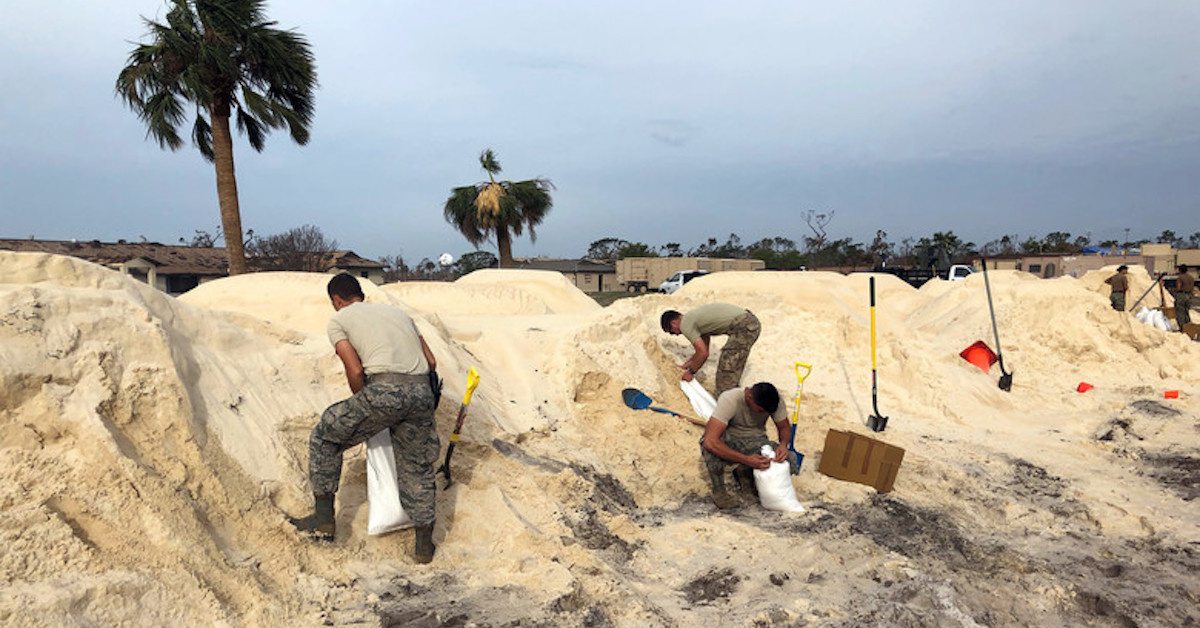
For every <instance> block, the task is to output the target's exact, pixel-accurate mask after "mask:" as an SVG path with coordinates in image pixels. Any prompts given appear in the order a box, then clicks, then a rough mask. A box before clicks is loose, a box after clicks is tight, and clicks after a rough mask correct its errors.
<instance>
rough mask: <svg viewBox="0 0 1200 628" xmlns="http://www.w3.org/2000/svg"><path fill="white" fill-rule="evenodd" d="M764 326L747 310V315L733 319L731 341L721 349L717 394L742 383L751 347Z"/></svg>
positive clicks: (730, 327) (730, 332)
mask: <svg viewBox="0 0 1200 628" xmlns="http://www.w3.org/2000/svg"><path fill="white" fill-rule="evenodd" d="M761 332H762V325H761V324H760V323H759V322H758V317H757V316H755V315H754V314H752V313H751V312H750V311H749V310H746V313H745V314H742V315H741V316H738V317H737V318H735V319H733V323H732V324H730V325H729V339H728V340H726V341H725V346H724V347H722V348H721V359H720V360H719V361H718V362H717V394H718V395H720V394H721V393H723V392H725V391H726V390H729V389H730V388H737V387H738V385H739V384H741V382H742V371H744V370H746V360H747V359H748V358H749V357H750V347H753V346H754V343H755V342H756V341H757V340H758V334H760V333H761Z"/></svg>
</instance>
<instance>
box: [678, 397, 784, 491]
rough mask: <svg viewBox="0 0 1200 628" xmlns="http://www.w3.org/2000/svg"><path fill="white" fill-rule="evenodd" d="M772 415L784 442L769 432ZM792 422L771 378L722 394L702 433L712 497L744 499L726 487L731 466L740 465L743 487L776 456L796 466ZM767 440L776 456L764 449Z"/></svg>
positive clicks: (737, 473) (738, 471) (748, 486)
mask: <svg viewBox="0 0 1200 628" xmlns="http://www.w3.org/2000/svg"><path fill="white" fill-rule="evenodd" d="M767 417H770V418H771V420H772V421H774V422H775V428H776V429H777V430H778V433H779V440H780V442H779V443H775V442H772V441H771V440H770V439H768V438H767V430H766V426H767ZM791 436H792V425H791V423H790V422H789V421H788V418H787V409H786V408H785V407H784V404H783V403H781V402H780V399H779V391H778V390H776V389H775V386H773V385H771V384H769V383H767V382H759V383H757V384H755V385H753V386H751V387H749V388H733V389H730V390H727V391H725V392H723V393H721V396H720V397H717V407H716V409H715V410H713V415H712V417H710V418H709V419H708V424H707V425H706V426H705V428H704V436H703V437H702V438H701V439H700V456H701V458H702V459H703V461H704V467H705V469H707V471H708V478H709V482H710V483H711V484H712V499H713V503H714V504H716V505H717V508H722V509H724V508H731V507H733V506H736V505H737V504H738V499H737V498H736V497H735V496H734V495H733V494H732V493H730V492H729V491H728V490H727V489H726V487H725V470H726V467H729V466H730V465H734V467H735V468H734V471H733V475H734V478H735V479H736V480H737V481H738V484H739V486H740V487H741V488H742V490H750V491H753V490H754V469H767V468H769V467H770V466H771V463H772V462H783V461H784V460H787V461H788V463H789V464H790V465H791V467H792V470H793V471H795V470H796V469H798V468H799V461H797V460H796V457H795V456H794V455H792V454H791V452H789V451H788V448H787V444H786V443H787V442H788V441H789V440H791ZM763 445H770V446H771V448H772V449H774V450H775V455H774V457H772V458H768V457H766V456H763V455H762V454H760V453H759V452H760V451H761V450H762V446H763Z"/></svg>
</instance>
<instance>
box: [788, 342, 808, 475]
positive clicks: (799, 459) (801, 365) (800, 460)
mask: <svg viewBox="0 0 1200 628" xmlns="http://www.w3.org/2000/svg"><path fill="white" fill-rule="evenodd" d="M800 369H804V374H803V375H801V374H800ZM810 373H812V365H811V364H808V363H805V362H797V363H796V379H797V380H798V381H797V383H796V408H795V410H793V411H792V437H791V438H790V439H789V440H788V451H790V452H792V454H793V455H794V456H796V470H795V471H793V472H792V475H797V474H799V473H800V465H801V464H804V454H802V453H800V452H798V451H796V421H798V420H799V419H800V396H801V395H802V394H803V393H804V380H805V379H807V378H808V375H809V374H810Z"/></svg>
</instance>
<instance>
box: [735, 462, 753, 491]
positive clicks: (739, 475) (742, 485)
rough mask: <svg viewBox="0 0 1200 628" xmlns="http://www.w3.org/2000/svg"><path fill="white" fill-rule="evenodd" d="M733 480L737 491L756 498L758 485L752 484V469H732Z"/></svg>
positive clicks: (743, 466)
mask: <svg viewBox="0 0 1200 628" xmlns="http://www.w3.org/2000/svg"><path fill="white" fill-rule="evenodd" d="M733 479H734V480H735V481H737V485H738V490H740V491H741V492H742V493H743V494H745V495H750V496H753V497H754V498H755V499H757V498H758V485H757V484H755V483H754V469H751V468H750V467H747V466H745V465H738V466H737V467H734V469H733Z"/></svg>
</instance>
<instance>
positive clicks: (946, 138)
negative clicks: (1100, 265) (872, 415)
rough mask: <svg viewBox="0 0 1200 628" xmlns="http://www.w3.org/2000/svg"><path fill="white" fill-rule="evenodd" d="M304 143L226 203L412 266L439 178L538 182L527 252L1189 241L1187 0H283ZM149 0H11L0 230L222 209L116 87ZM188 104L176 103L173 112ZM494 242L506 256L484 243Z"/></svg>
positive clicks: (1198, 81)
mask: <svg viewBox="0 0 1200 628" xmlns="http://www.w3.org/2000/svg"><path fill="white" fill-rule="evenodd" d="M267 12H268V15H269V16H270V17H271V19H273V20H275V21H277V22H278V23H279V26H280V27H281V28H287V29H292V30H295V31H297V32H299V33H301V34H303V35H304V36H305V37H307V39H308V41H309V43H310V44H311V45H312V50H313V53H314V55H315V57H316V62H317V72H318V79H319V81H320V86H319V88H318V90H317V92H316V114H315V117H314V121H313V125H312V138H311V140H310V142H309V143H308V144H307V145H306V146H298V145H296V144H294V143H293V142H292V140H291V139H290V137H289V136H288V135H287V133H286V132H279V131H276V132H274V133H273V134H272V135H271V136H270V137H269V138H268V140H267V145H266V149H265V150H264V151H263V152H262V153H256V152H254V151H253V149H251V148H250V145H249V143H248V142H246V141H245V139H244V138H236V139H235V144H234V158H235V162H236V168H237V176H238V191H239V195H240V203H241V211H242V222H243V226H244V227H245V228H247V229H253V230H254V231H255V232H256V233H258V234H272V233H280V232H283V231H287V230H289V229H292V228H295V227H299V226H302V225H313V226H316V227H318V228H319V229H320V230H321V231H322V232H323V233H324V234H325V235H326V236H327V237H329V238H332V239H334V240H336V241H337V242H338V244H339V245H340V247H341V248H343V249H350V250H353V251H355V252H357V253H358V254H360V255H363V256H365V257H371V258H376V259H377V258H379V257H381V256H385V255H402V256H403V257H404V259H405V260H406V261H407V262H408V263H409V264H410V265H411V264H414V263H416V262H417V261H419V260H420V259H422V258H430V259H434V258H436V257H437V256H438V255H440V254H441V253H444V252H448V253H451V254H452V255H454V256H455V257H458V256H460V255H461V254H463V253H465V252H469V251H471V250H473V249H474V247H472V246H471V245H470V244H468V243H467V241H466V240H465V239H464V238H463V237H462V236H461V235H460V234H459V233H458V232H457V231H455V229H454V228H453V227H452V226H451V225H449V224H448V223H447V222H446V221H445V219H444V217H443V215H442V207H443V205H444V203H445V201H446V198H447V197H448V196H449V193H450V190H451V189H453V188H454V187H457V186H462V185H468V184H472V183H476V182H479V181H482V180H485V179H486V178H487V176H486V173H484V172H483V171H482V170H481V169H480V167H479V161H478V157H479V154H480V152H481V151H483V150H484V149H486V148H491V149H493V150H494V151H495V152H496V155H497V156H498V158H499V160H500V163H501V165H502V166H503V168H504V172H503V173H502V178H505V179H509V180H523V179H530V178H534V177H545V178H548V179H550V180H551V181H552V182H553V184H554V186H555V190H554V192H553V199H554V207H553V209H552V210H551V212H550V213H549V214H548V216H547V217H546V220H545V221H544V222H543V223H542V225H540V226H539V227H537V228H536V233H537V240H536V242H535V241H533V240H531V238H530V237H529V235H528V232H526V235H525V236H523V237H520V238H517V239H516V240H515V241H514V247H513V251H514V254H515V255H517V256H542V257H563V258H571V257H580V256H582V255H584V254H585V253H586V252H587V250H588V247H589V245H590V244H591V243H592V242H594V241H596V240H599V239H601V238H606V237H613V238H621V239H625V240H629V241H631V242H644V243H646V244H649V245H651V246H659V245H662V244H665V243H668V242H675V243H680V244H681V245H683V248H684V249H685V250H686V249H688V248H693V247H695V246H697V245H699V244H702V243H703V242H705V241H706V240H707V239H708V238H716V239H717V240H718V241H719V242H724V241H725V240H726V239H727V238H728V237H729V235H730V234H737V235H738V236H739V237H740V238H741V240H742V242H743V243H749V242H752V241H756V240H759V239H761V238H766V237H776V236H782V237H786V238H790V239H793V240H795V241H796V242H797V243H802V242H803V238H804V237H805V236H810V235H812V232H811V231H810V230H809V227H808V225H807V224H806V222H805V220H804V216H805V214H806V212H808V211H815V212H817V213H826V214H832V217H831V218H830V220H829V222H828V224H827V226H826V231H827V233H828V235H829V237H830V238H833V239H840V238H851V239H852V240H853V241H856V242H862V243H864V244H869V243H870V242H871V240H872V238H873V237H874V235H875V232H876V230H883V231H884V232H886V233H887V238H888V239H889V240H891V241H893V242H899V241H900V240H901V239H903V238H906V237H921V236H928V235H931V234H932V233H934V232H937V231H953V232H954V233H955V234H956V235H958V236H959V237H960V238H962V239H963V240H964V241H970V242H975V243H977V244H983V243H985V242H988V241H991V240H994V239H997V238H999V237H1001V236H1003V235H1015V236H1018V237H1019V238H1021V239H1024V238H1025V237H1028V236H1034V237H1042V236H1044V235H1046V234H1047V233H1050V232H1054V231H1065V232H1068V233H1070V234H1072V235H1073V236H1079V235H1088V236H1090V237H1091V239H1092V240H1093V241H1094V242H1098V241H1102V240H1107V239H1117V240H1124V239H1125V237H1126V233H1127V232H1126V230H1127V229H1128V230H1129V231H1128V234H1129V236H1130V237H1132V238H1135V239H1136V238H1139V237H1146V238H1153V237H1155V236H1157V235H1158V234H1159V233H1161V232H1162V231H1163V230H1168V229H1169V230H1172V231H1175V232H1176V233H1177V234H1180V235H1184V236H1186V235H1190V234H1192V233H1194V232H1197V231H1200V76H1198V74H1197V73H1198V72H1200V63H1198V62H1200V38H1198V37H1196V36H1195V33H1196V32H1200V3H1196V2H1194V1H1193V0H1163V1H1152V2H1146V3H1140V2H1129V1H1128V0H1086V1H1085V0H1062V1H1057V2H1044V1H1036V2H1035V1H1032V0H1008V1H1005V2H980V1H965V2H964V1H963V0H911V1H896V0H885V1H859V0H847V1H845V2H808V1H798V0H793V1H779V2H757V1H754V0H743V1H742V2H739V3H730V2H707V1H704V0H689V1H687V2H682V1H675V0H671V1H661V2H646V1H645V0H642V1H641V2H625V1H612V2H603V3H577V2H535V1H506V2H487V3H483V2H407V1H395V0H386V1H384V0H357V1H356V2H351V3H333V2H328V1H327V0H288V1H287V2H282V1H276V2H272V3H268V5H267ZM165 13H166V4H165V3H164V2H162V1H161V0H105V1H104V2H97V1H95V0H38V1H36V2H35V1H33V0H0V85H3V92H0V237H9V238H24V237H30V236H33V237H36V238H39V239H55V240H69V239H72V238H78V239H80V240H91V239H100V240H104V241H115V240H118V239H126V240H129V241H140V240H141V239H142V238H145V239H147V240H149V241H156V242H162V243H165V244H170V243H177V242H178V241H179V239H180V238H181V237H183V238H187V239H190V238H191V237H192V236H193V235H194V233H195V232H196V231H197V230H203V231H208V232H212V233H215V232H216V231H217V229H218V227H219V225H220V219H219V213H218V208H217V194H216V183H215V173H214V171H213V168H212V166H211V165H210V164H209V163H207V162H205V161H204V160H203V159H202V158H201V157H200V154H199V152H198V151H196V150H195V148H194V147H192V146H190V145H188V146H185V147H184V148H182V149H180V150H179V151H177V152H170V151H165V150H162V149H160V148H159V146H158V144H157V143H156V142H154V141H153V140H150V139H147V137H146V132H145V127H144V125H143V124H142V123H141V121H139V120H138V118H137V116H136V115H135V114H134V113H133V112H132V111H130V110H129V109H128V108H126V107H125V105H124V104H123V103H122V102H121V101H120V100H119V99H118V98H117V97H116V96H115V92H114V82H115V80H116V76H117V73H118V72H119V71H120V69H121V68H122V67H123V66H124V64H125V63H126V60H127V57H128V55H129V52H130V51H131V50H132V49H133V47H134V45H135V43H136V42H139V41H143V40H145V34H146V28H145V26H144V25H143V23H142V19H141V18H142V16H145V17H147V18H151V19H161V18H162V17H163V16H164V15H165ZM189 124H190V122H189ZM481 248H482V249H483V250H487V251H491V252H493V253H495V252H496V248H495V245H494V243H486V244H484V245H482V247H481Z"/></svg>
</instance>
